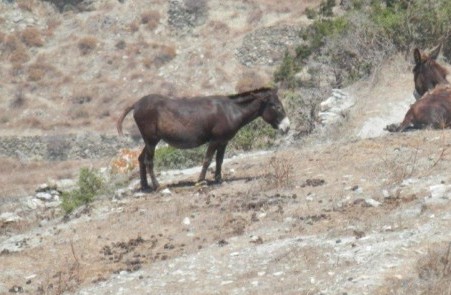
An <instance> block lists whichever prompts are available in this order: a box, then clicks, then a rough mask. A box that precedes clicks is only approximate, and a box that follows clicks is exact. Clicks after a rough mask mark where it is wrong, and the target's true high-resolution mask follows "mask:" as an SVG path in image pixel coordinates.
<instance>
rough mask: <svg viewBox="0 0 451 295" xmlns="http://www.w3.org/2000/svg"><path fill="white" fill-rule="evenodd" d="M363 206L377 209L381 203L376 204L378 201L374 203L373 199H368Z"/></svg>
mask: <svg viewBox="0 0 451 295" xmlns="http://www.w3.org/2000/svg"><path fill="white" fill-rule="evenodd" d="M365 204H366V205H367V206H369V207H376V208H377V207H379V206H380V205H381V202H378V201H376V200H374V199H371V198H369V199H365Z"/></svg>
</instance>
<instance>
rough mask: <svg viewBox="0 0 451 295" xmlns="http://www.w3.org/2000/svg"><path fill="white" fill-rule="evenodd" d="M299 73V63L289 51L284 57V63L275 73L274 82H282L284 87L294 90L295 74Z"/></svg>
mask: <svg viewBox="0 0 451 295" xmlns="http://www.w3.org/2000/svg"><path fill="white" fill-rule="evenodd" d="M298 71H299V66H298V63H297V62H296V60H295V57H293V56H292V55H291V54H290V53H289V52H288V51H286V52H285V55H284V56H283V60H282V63H281V64H280V66H279V68H278V69H277V70H276V71H275V72H274V81H276V82H281V84H282V86H283V87H286V88H294V87H296V86H297V85H296V79H295V77H294V76H295V74H296V73H297V72H298Z"/></svg>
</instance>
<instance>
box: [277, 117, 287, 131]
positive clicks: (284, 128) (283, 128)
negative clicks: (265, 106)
mask: <svg viewBox="0 0 451 295" xmlns="http://www.w3.org/2000/svg"><path fill="white" fill-rule="evenodd" d="M277 128H278V129H279V130H281V131H282V132H283V133H287V132H288V130H290V119H288V117H285V118H283V120H282V121H281V122H280V123H279V125H278V126H277Z"/></svg>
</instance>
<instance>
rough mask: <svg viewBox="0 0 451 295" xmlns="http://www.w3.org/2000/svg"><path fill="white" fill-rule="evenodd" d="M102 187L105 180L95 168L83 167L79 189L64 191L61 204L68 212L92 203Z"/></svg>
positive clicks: (79, 179)
mask: <svg viewBox="0 0 451 295" xmlns="http://www.w3.org/2000/svg"><path fill="white" fill-rule="evenodd" d="M102 188H103V181H102V179H101V177H100V176H99V175H97V173H96V172H95V171H94V170H92V169H88V168H81V169H80V175H79V178H78V189H75V190H72V191H70V192H64V193H63V201H62V203H61V206H62V208H63V210H64V212H65V213H66V214H68V213H71V212H72V211H73V210H74V209H76V208H78V207H79V206H81V205H85V204H89V203H91V202H92V201H94V197H95V196H96V195H97V194H98V193H99V192H100V190H101V189H102Z"/></svg>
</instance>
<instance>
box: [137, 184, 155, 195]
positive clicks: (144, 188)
mask: <svg viewBox="0 0 451 295" xmlns="http://www.w3.org/2000/svg"><path fill="white" fill-rule="evenodd" d="M139 191H140V192H142V193H146V194H150V193H151V192H153V189H152V188H151V187H150V186H144V187H141V189H140V190H139Z"/></svg>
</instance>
